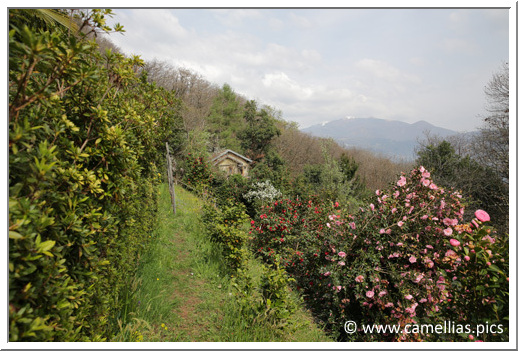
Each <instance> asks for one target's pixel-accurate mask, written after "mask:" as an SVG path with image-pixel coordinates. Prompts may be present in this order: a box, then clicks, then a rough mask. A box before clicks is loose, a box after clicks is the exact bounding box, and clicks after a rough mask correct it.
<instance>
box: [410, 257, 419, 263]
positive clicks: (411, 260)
mask: <svg viewBox="0 0 518 351" xmlns="http://www.w3.org/2000/svg"><path fill="white" fill-rule="evenodd" d="M409 261H410V263H416V262H417V259H416V258H415V257H414V256H410V259H409Z"/></svg>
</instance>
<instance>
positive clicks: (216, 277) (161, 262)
mask: <svg viewBox="0 0 518 351" xmlns="http://www.w3.org/2000/svg"><path fill="white" fill-rule="evenodd" d="M176 195H177V198H178V200H179V204H178V209H177V213H176V215H174V214H173V212H172V209H171V206H170V200H169V194H168V191H167V187H166V186H162V187H161V192H160V202H159V211H158V216H159V218H158V222H159V224H158V227H157V228H156V230H155V232H154V233H151V234H150V236H151V238H152V244H151V245H150V248H149V250H148V252H147V253H146V254H145V256H144V257H143V258H142V259H141V263H140V268H139V271H138V272H137V276H136V278H135V279H134V281H133V286H132V293H131V298H128V308H127V311H126V313H125V314H124V315H125V318H123V319H124V320H125V322H124V324H121V330H122V331H121V333H120V334H119V336H118V337H117V338H116V339H115V340H114V341H162V342H176V341H181V342H188V341H198V342H200V341H202V342H219V341H305V342H309V341H332V340H330V339H329V338H327V337H326V336H325V335H324V333H323V332H322V331H321V330H319V329H317V328H316V326H315V325H314V324H313V323H311V321H310V319H309V317H308V315H307V314H306V313H304V312H302V310H300V311H297V313H296V316H295V320H296V321H297V326H298V328H295V329H292V330H289V331H285V332H279V331H278V330H275V328H274V327H273V326H266V327H265V326H264V325H253V324H252V325H251V324H250V322H249V320H248V321H247V319H246V318H245V317H244V316H241V315H240V314H239V312H238V310H237V307H236V304H235V303H234V302H233V295H232V288H231V286H230V280H231V277H230V276H229V275H228V274H225V273H224V272H225V267H224V266H222V259H221V257H220V254H219V252H218V251H217V250H216V249H215V248H214V247H213V244H212V243H210V242H209V241H208V238H207V236H206V234H205V233H204V232H203V227H202V225H201V221H200V216H201V206H202V202H201V200H199V199H198V198H197V197H195V196H194V195H192V194H191V193H189V192H187V191H185V190H183V189H181V188H177V194H176ZM251 265H252V266H253V265H259V263H258V262H256V261H252V262H251ZM251 270H252V271H253V270H254V267H251ZM256 271H257V272H259V271H260V270H256Z"/></svg>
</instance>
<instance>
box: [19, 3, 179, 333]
mask: <svg viewBox="0 0 518 351" xmlns="http://www.w3.org/2000/svg"><path fill="white" fill-rule="evenodd" d="M94 14H95V16H96V17H94V18H97V19H100V18H102V14H103V12H102V11H101V10H97V11H94ZM86 20H92V18H90V19H86ZM141 65H142V61H141V60H140V59H139V58H138V57H133V58H125V57H123V56H122V55H118V54H114V53H112V52H110V51H107V52H105V53H103V54H101V53H100V52H98V51H97V48H96V45H95V43H94V42H89V41H87V40H86V39H84V38H82V37H79V38H76V37H74V36H69V35H67V34H66V33H65V32H60V31H58V30H55V31H53V32H52V33H50V32H43V31H38V30H31V29H29V28H28V27H23V28H15V27H12V29H11V31H10V33H9V323H10V329H9V339H10V340H11V341H100V340H104V339H107V338H110V336H111V335H112V333H113V332H114V331H116V330H117V323H116V320H115V319H116V317H115V316H116V315H117V311H118V309H119V308H120V304H121V302H120V299H119V293H120V291H121V290H122V288H123V287H124V286H125V285H126V284H127V277H128V276H130V275H131V272H132V271H134V269H135V267H136V264H137V263H138V259H139V257H140V254H141V252H142V250H143V249H144V247H145V245H146V242H147V240H148V233H149V232H150V231H151V230H152V228H153V225H154V222H155V218H156V208H157V207H156V200H157V199H156V185H157V183H158V180H157V178H156V174H157V167H158V166H160V165H161V159H162V158H163V153H162V150H163V149H164V146H163V145H164V143H165V141H169V142H170V144H174V145H177V144H178V143H179V142H180V141H179V139H177V138H176V134H175V130H176V129H177V128H176V126H177V125H178V122H179V121H178V117H177V114H176V111H177V106H178V102H177V100H175V98H174V96H173V95H172V94H169V93H167V92H165V91H163V90H160V89H157V88H156V87H155V86H152V85H149V84H147V83H145V82H144V81H143V80H141V79H140V77H139V76H138V75H137V73H136V72H137V71H138V70H139V67H140V66H141ZM149 106H153V108H152V109H150V108H148V107H149Z"/></svg>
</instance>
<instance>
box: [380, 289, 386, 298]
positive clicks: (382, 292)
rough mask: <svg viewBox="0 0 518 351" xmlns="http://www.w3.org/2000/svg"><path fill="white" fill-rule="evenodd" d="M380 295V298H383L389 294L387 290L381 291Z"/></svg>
mask: <svg viewBox="0 0 518 351" xmlns="http://www.w3.org/2000/svg"><path fill="white" fill-rule="evenodd" d="M378 295H379V297H383V296H385V295H387V292H386V291H385V290H383V291H380V293H379V294H378Z"/></svg>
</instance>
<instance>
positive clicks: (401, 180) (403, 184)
mask: <svg viewBox="0 0 518 351" xmlns="http://www.w3.org/2000/svg"><path fill="white" fill-rule="evenodd" d="M405 184H406V178H405V177H403V176H401V177H400V178H399V180H398V182H397V185H398V186H405Z"/></svg>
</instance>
